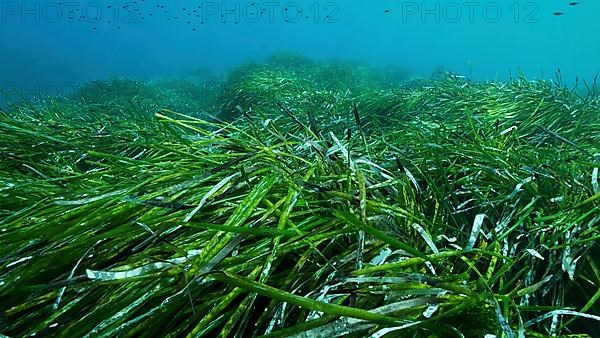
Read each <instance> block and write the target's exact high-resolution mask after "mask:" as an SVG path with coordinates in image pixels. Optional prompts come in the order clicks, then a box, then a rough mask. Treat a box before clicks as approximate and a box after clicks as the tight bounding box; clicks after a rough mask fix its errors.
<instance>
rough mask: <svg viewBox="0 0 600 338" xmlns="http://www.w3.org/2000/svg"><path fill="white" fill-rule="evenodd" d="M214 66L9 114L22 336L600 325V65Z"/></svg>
mask: <svg viewBox="0 0 600 338" xmlns="http://www.w3.org/2000/svg"><path fill="white" fill-rule="evenodd" d="M215 81H218V82H219V83H220V85H219V86H214V87H211V88H210V90H206V88H201V87H202V86H201V85H199V84H197V83H196V84H194V83H193V82H192V81H188V80H185V81H184V80H171V81H169V82H163V83H149V82H140V81H133V80H125V79H113V80H111V81H106V82H97V83H92V84H90V85H88V86H84V87H83V88H81V90H80V91H79V92H77V93H75V94H74V95H72V97H68V98H47V99H44V100H41V101H36V102H29V103H27V102H25V103H20V104H15V105H12V106H10V107H9V108H7V109H5V110H4V111H2V112H0V299H2V301H1V302H0V311H1V312H0V333H2V334H4V335H7V336H11V337H13V336H14V337H20V336H31V335H35V336H62V337H79V336H86V337H115V336H142V337H156V336H170V337H186V336H187V337H217V336H221V337H287V336H290V337H484V336H485V337H493V336H496V337H545V336H564V337H586V336H590V337H592V336H596V337H598V336H599V335H600V330H599V329H598V327H600V303H599V301H598V299H599V298H600V267H599V266H598V260H599V259H598V258H599V257H600V246H599V244H598V240H599V239H600V187H599V183H598V171H599V169H598V168H599V167H600V101H599V99H598V95H597V92H596V86H595V84H590V85H588V86H587V87H586V88H582V87H583V85H580V87H579V88H568V87H566V86H564V85H563V84H562V83H560V80H556V81H529V80H527V79H524V78H523V77H518V78H514V79H512V80H510V81H508V82H502V83H501V82H485V83H477V82H471V81H468V80H466V79H463V78H460V77H457V76H452V75H450V74H448V75H445V76H439V77H436V78H419V79H415V78H409V77H408V75H407V74H404V73H403V72H402V71H401V70H397V69H396V70H387V71H385V70H374V69H371V68H369V67H366V66H364V65H361V64H358V63H342V62H316V61H311V60H308V59H304V58H302V57H298V56H292V55H277V56H274V57H273V58H272V59H271V60H269V61H268V62H267V63H266V64H260V65H245V66H242V67H240V68H239V69H236V70H235V71H233V72H231V73H230V74H229V76H227V77H217V78H216V80H215ZM117 88H118V89H117ZM199 91H203V92H204V94H202V95H199V94H198V93H199ZM486 335H487V336H486Z"/></svg>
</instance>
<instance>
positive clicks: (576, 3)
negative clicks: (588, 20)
mask: <svg viewBox="0 0 600 338" xmlns="http://www.w3.org/2000/svg"><path fill="white" fill-rule="evenodd" d="M579 4H580V2H578V1H573V2H569V6H577V5H579Z"/></svg>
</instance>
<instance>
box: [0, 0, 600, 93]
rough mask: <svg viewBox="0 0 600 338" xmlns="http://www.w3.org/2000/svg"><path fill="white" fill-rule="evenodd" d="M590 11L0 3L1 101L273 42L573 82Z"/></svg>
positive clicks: (361, 4) (438, 5) (167, 71)
mask: <svg viewBox="0 0 600 338" xmlns="http://www.w3.org/2000/svg"><path fill="white" fill-rule="evenodd" d="M109 6H110V7H109ZM160 6H164V8H162V7H160ZM184 8H185V10H184ZM257 8H259V9H261V10H262V11H263V12H264V13H263V14H262V15H260V16H259V15H258V13H259V12H258V11H257ZM194 10H196V12H194ZM555 12H561V13H562V15H555ZM188 13H189V15H188ZM598 15H600V2H598V1H581V2H580V3H578V4H577V5H575V6H571V5H569V2H568V1H558V0H545V1H514V2H513V1H456V2H454V1H438V2H435V1H427V2H422V1H350V0H339V1H295V2H287V1H284V2H277V1H263V2H260V1H258V2H253V1H217V2H211V1H173V0H171V1H168V2H167V1H154V0H153V1H141V0H138V1H89V2H88V1H72V2H69V1H67V2H60V3H57V2H51V1H4V0H2V2H1V5H0V82H1V84H2V87H1V88H2V90H3V92H2V93H0V95H1V96H2V97H1V98H0V102H2V101H6V99H7V96H12V97H14V96H15V94H17V93H18V94H22V95H23V96H26V97H31V96H37V95H38V94H42V95H43V94H44V93H45V92H48V93H53V92H57V93H58V94H64V93H66V92H68V91H69V90H70V88H71V87H72V86H76V85H77V84H81V83H83V82H85V81H90V80H97V79H106V78H109V77H111V76H125V77H136V78H141V79H156V78H161V77H165V76H177V75H179V74H184V73H186V72H188V71H190V70H191V69H194V68H207V69H210V70H213V71H217V72H224V71H227V70H229V69H232V68H234V67H235V66H237V65H239V64H241V63H243V62H247V61H250V60H252V61H261V60H264V59H265V58H267V57H268V56H269V55H271V54H272V53H273V52H275V51H279V50H289V51H296V52H299V53H302V54H304V55H306V56H308V57H311V58H315V59H329V58H340V59H351V60H361V61H365V62H368V63H370V64H373V65H386V64H393V65H397V66H401V67H404V68H407V69H409V70H411V71H413V72H415V73H419V74H428V73H430V72H431V71H432V70H433V69H435V68H436V67H440V66H441V67H443V68H445V69H448V70H451V71H453V72H456V73H458V74H462V75H465V76H467V77H470V78H471V79H473V80H506V79H507V78H508V77H509V75H510V74H516V73H517V72H522V73H523V74H525V75H526V76H527V77H528V78H531V79H536V78H554V76H555V74H556V71H557V69H559V68H560V70H561V74H562V77H563V79H564V81H565V82H567V83H574V82H575V79H576V77H579V78H582V79H587V80H591V79H593V78H594V76H595V75H596V73H597V72H599V71H600V34H598V33H597V32H599V31H600V20H598ZM176 17H177V18H176ZM188 21H189V22H190V23H188ZM7 92H8V93H7Z"/></svg>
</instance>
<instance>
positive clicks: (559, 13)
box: [552, 12, 565, 16]
mask: <svg viewBox="0 0 600 338" xmlns="http://www.w3.org/2000/svg"><path fill="white" fill-rule="evenodd" d="M552 14H554V16H562V15H565V13H563V12H554V13H552Z"/></svg>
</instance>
